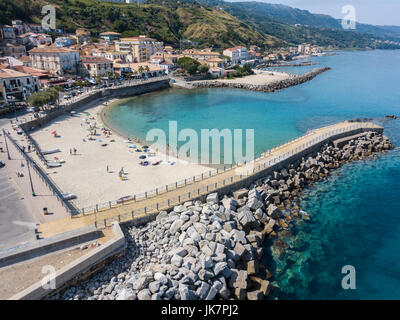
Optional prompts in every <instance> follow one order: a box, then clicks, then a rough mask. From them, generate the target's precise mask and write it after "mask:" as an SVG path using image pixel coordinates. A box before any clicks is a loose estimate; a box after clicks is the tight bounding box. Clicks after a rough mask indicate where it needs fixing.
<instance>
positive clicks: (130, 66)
mask: <svg viewBox="0 0 400 320" xmlns="http://www.w3.org/2000/svg"><path fill="white" fill-rule="evenodd" d="M114 69H115V72H116V73H118V74H119V75H123V74H134V75H136V76H138V77H141V78H151V77H158V76H162V75H165V74H166V73H167V70H166V69H165V68H164V66H159V65H157V64H152V63H148V62H140V63H114Z"/></svg>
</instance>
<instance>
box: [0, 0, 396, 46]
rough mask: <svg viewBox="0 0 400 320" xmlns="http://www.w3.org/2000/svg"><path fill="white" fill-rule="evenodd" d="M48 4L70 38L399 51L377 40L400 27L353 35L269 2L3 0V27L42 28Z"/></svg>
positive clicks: (363, 27)
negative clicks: (81, 34) (18, 22)
mask: <svg viewBox="0 0 400 320" xmlns="http://www.w3.org/2000/svg"><path fill="white" fill-rule="evenodd" d="M49 3H50V4H54V5H55V6H56V7H57V28H63V29H64V30H65V31H66V32H74V31H75V29H76V28H78V27H85V28H88V29H89V30H90V31H91V32H92V34H93V35H94V36H96V35H97V34H98V33H100V32H102V31H109V30H111V31H117V32H120V33H122V35H123V36H137V35H139V34H147V35H149V36H150V37H153V38H156V39H157V40H159V41H163V42H164V43H166V44H171V45H174V46H178V45H179V42H180V39H185V40H192V41H196V42H198V43H199V46H201V47H205V46H212V47H214V48H226V47H230V46H233V45H245V46H249V45H250V44H256V45H258V46H260V47H262V48H266V49H268V48H270V47H277V46H281V45H285V44H293V45H296V44H299V43H304V42H307V43H312V44H316V45H321V46H332V47H334V48H366V47H371V48H393V47H395V48H397V47H398V46H396V45H391V44H387V43H386V44H384V43H382V42H377V41H376V40H383V41H384V40H394V41H399V39H400V27H395V26H372V25H368V24H357V29H356V31H348V30H343V29H342V28H341V24H340V21H339V20H337V19H334V18H332V17H330V16H328V15H322V14H312V13H310V12H309V11H307V10H300V9H295V8H291V7H289V6H285V5H275V4H268V3H264V2H224V1H221V0H179V1H178V0H147V4H140V5H138V4H119V3H110V2H99V1H97V0H1V1H0V23H1V24H4V23H10V22H11V19H15V18H19V19H23V20H25V21H32V22H36V23H39V22H40V20H41V16H42V15H41V7H42V5H44V4H49ZM295 25H296V26H295Z"/></svg>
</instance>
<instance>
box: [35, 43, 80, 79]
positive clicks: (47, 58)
mask: <svg viewBox="0 0 400 320" xmlns="http://www.w3.org/2000/svg"><path fill="white" fill-rule="evenodd" d="M29 55H30V56H31V57H32V67H33V68H37V69H42V70H47V71H49V72H50V73H52V74H55V75H60V76H62V75H65V74H66V73H67V74H76V73H77V72H78V64H79V60H80V56H79V51H78V50H71V49H68V48H57V47H43V48H34V49H32V50H30V51H29Z"/></svg>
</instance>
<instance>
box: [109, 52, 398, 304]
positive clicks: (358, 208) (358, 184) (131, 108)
mask: <svg viewBox="0 0 400 320" xmlns="http://www.w3.org/2000/svg"><path fill="white" fill-rule="evenodd" d="M312 60H313V61H315V62H318V63H319V65H318V67H320V66H330V67H332V70H331V71H328V72H326V73H324V74H322V75H320V76H318V77H317V78H315V79H314V80H313V81H310V82H308V83H305V84H302V85H300V86H297V87H293V88H289V89H286V90H283V91H282V92H277V93H257V92H250V91H244V90H232V89H204V90H196V91H186V90H177V89H171V90H167V91H163V92H157V93H152V94H148V95H144V96H139V97H135V98H132V99H129V100H125V101H123V102H122V103H120V104H119V105H118V106H116V107H115V108H112V109H110V110H109V111H108V113H107V115H106V117H107V121H108V123H109V124H110V125H111V126H115V127H116V128H118V129H119V130H120V131H122V132H124V133H126V134H128V135H132V136H137V137H139V138H141V139H143V138H144V137H145V135H146V132H147V131H148V130H150V129H153V128H162V129H164V130H167V128H168V121H169V120H177V121H178V129H183V128H193V129H195V130H196V131H198V132H199V130H200V129H204V128H209V129H211V128H218V129H223V128H231V129H233V128H242V129H246V128H248V129H252V128H253V129H254V130H255V151H256V153H258V154H259V153H260V152H262V151H263V150H266V149H268V148H270V147H273V146H275V145H278V144H281V143H284V142H286V141H288V140H291V139H293V138H295V137H297V136H299V135H300V134H303V133H305V132H306V131H307V130H308V129H312V128H316V127H320V126H323V125H327V124H331V123H334V122H337V121H340V120H344V119H349V118H360V117H362V118H364V117H366V118H374V119H376V120H377V121H379V122H380V123H381V124H383V125H384V126H385V134H386V135H388V136H389V138H391V139H392V141H393V142H394V144H396V145H400V126H399V124H400V121H399V120H396V121H383V117H384V115H386V114H397V115H400V90H399V86H398V84H399V79H400V51H362V52H346V53H343V54H341V55H336V56H330V57H316V58H313V59H312ZM314 67H315V66H314ZM290 68H293V69H294V68H296V72H297V73H301V72H306V71H307V70H309V69H310V67H288V68H282V69H283V70H284V71H287V72H289V70H290ZM311 68H312V67H311ZM399 181H400V154H399V149H396V150H394V151H391V152H389V153H388V154H385V155H381V156H379V158H378V159H375V160H368V161H362V162H355V163H352V164H349V165H345V166H343V167H342V168H341V169H339V170H338V171H337V172H336V173H335V175H333V176H331V177H330V178H329V179H327V180H326V181H324V182H321V183H317V184H315V185H314V186H313V187H312V188H310V189H309V190H306V191H305V193H304V196H303V197H302V199H301V201H300V203H299V205H300V207H301V208H302V209H303V210H305V211H307V212H308V213H309V214H310V217H311V220H310V221H307V222H305V223H302V224H300V223H299V224H297V225H296V228H295V229H294V230H293V231H292V232H293V235H294V236H295V237H297V238H302V239H303V240H305V243H306V245H304V246H301V247H300V248H294V249H293V250H291V251H289V252H288V255H287V256H286V257H284V258H282V259H280V260H277V261H273V262H274V263H276V266H278V267H282V266H285V268H284V270H285V271H284V272H283V274H282V273H280V272H279V270H278V269H277V268H273V270H272V271H273V273H274V276H275V279H276V281H277V283H278V284H279V286H280V287H281V289H282V290H280V291H279V294H278V296H279V297H280V298H289V299H399V298H400V262H399V259H398V257H400V232H399V231H400V230H399V228H400V202H399V199H400V188H399ZM344 265H353V266H354V267H355V269H356V288H357V289H356V290H343V289H342V288H341V279H342V277H343V276H344V275H342V274H341V268H342V267H343V266H344Z"/></svg>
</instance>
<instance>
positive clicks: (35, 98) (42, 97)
mask: <svg viewBox="0 0 400 320" xmlns="http://www.w3.org/2000/svg"><path fill="white" fill-rule="evenodd" d="M58 98H59V93H58V91H57V90H56V89H55V88H51V89H47V90H45V91H39V92H35V93H32V94H31V95H30V96H29V98H28V103H29V105H31V106H32V107H38V108H42V109H43V107H44V106H45V105H48V104H49V103H54V102H56V101H57V100H58Z"/></svg>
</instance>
